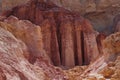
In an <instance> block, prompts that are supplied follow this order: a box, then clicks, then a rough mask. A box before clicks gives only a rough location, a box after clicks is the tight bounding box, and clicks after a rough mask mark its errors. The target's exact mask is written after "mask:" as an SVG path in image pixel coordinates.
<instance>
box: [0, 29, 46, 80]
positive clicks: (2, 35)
mask: <svg viewBox="0 0 120 80" xmlns="http://www.w3.org/2000/svg"><path fill="white" fill-rule="evenodd" d="M28 55H29V53H28V51H27V47H26V46H25V44H24V43H23V42H22V41H20V40H18V39H16V38H15V37H14V36H13V35H12V34H11V33H10V32H8V31H6V30H4V29H2V28H0V71H1V72H0V73H1V74H0V79H1V80H22V79H24V80H46V79H47V75H46V74H45V73H44V72H43V70H42V69H41V68H40V67H37V66H34V65H32V64H30V63H29V62H28V60H27V58H26V57H27V56H28Z"/></svg>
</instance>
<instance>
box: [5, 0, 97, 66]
mask: <svg viewBox="0 0 120 80" xmlns="http://www.w3.org/2000/svg"><path fill="white" fill-rule="evenodd" d="M28 13H29V14H28ZM6 15H7V16H9V15H14V16H17V17H18V18H19V19H27V20H30V21H31V22H33V23H35V24H37V25H40V27H38V26H37V27H36V28H35V26H33V28H31V27H32V26H31V27H30V30H28V29H26V30H25V29H23V28H21V29H23V30H25V31H22V32H28V31H30V33H31V32H32V31H31V30H34V29H35V32H34V31H33V33H31V35H28V34H27V33H24V34H26V39H22V38H21V37H20V38H21V39H22V40H23V41H24V40H25V41H24V42H25V43H26V44H27V45H28V47H30V50H31V49H32V50H35V51H37V52H35V51H32V53H34V52H35V53H36V54H37V53H38V54H39V53H44V52H41V51H43V50H42V49H43V48H44V50H45V52H46V53H47V55H48V56H49V57H50V59H51V61H52V62H53V64H54V65H57V66H61V65H62V66H65V67H68V68H70V67H74V66H75V65H83V64H89V63H90V62H91V61H94V60H95V59H96V58H97V57H98V56H99V50H98V46H97V41H96V37H97V35H98V34H99V33H98V32H96V31H95V30H94V29H93V28H92V25H91V23H90V22H89V21H88V20H86V19H84V18H82V17H80V16H78V15H77V14H74V13H72V12H70V11H67V10H65V9H63V8H60V7H57V6H56V5H54V4H53V3H51V2H49V3H46V2H44V1H42V2H40V1H38V0H35V1H30V2H28V3H27V5H22V6H18V7H15V8H13V10H12V11H11V12H10V14H9V15H8V14H6ZM12 20H13V19H11V20H9V18H8V19H6V20H4V22H7V23H10V24H12V25H15V26H17V27H18V26H19V25H18V24H25V25H30V23H29V22H27V24H26V23H25V21H18V22H16V23H15V21H14V22H11V21H12ZM14 20H15V19H14ZM16 21H17V20H16ZM21 26H22V25H21ZM23 26H24V25H23ZM39 28H41V30H40V29H39ZM18 30H19V29H18ZM27 30H28V31H27ZM17 32H18V31H17ZM40 32H41V33H40ZM13 34H14V33H13ZM24 34H23V35H24ZM32 34H35V35H36V36H34V35H32ZM40 34H42V37H43V38H42V40H41V35H40ZM17 35H18V34H17ZM29 37H32V38H33V39H31V40H27V39H29ZM36 38H37V39H36ZM31 41H32V42H31ZM42 41H43V44H42V43H41V42H42ZM38 42H39V44H37V43H38ZM31 45H35V46H31ZM42 45H44V46H42Z"/></svg>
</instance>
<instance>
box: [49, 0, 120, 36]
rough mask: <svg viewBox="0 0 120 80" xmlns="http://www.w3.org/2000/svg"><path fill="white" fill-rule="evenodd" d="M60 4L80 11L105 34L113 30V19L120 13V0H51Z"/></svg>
mask: <svg viewBox="0 0 120 80" xmlns="http://www.w3.org/2000/svg"><path fill="white" fill-rule="evenodd" d="M50 1H52V2H54V3H55V4H57V5H58V6H61V7H64V8H66V9H69V10H71V11H76V12H80V14H81V15H83V16H85V17H86V18H88V19H89V20H90V21H91V22H92V24H93V25H94V28H95V29H97V30H98V31H100V32H104V33H105V34H110V33H111V32H113V28H114V26H113V19H114V17H115V16H116V15H118V14H119V13H120V1H119V0H114V1H112V0H50Z"/></svg>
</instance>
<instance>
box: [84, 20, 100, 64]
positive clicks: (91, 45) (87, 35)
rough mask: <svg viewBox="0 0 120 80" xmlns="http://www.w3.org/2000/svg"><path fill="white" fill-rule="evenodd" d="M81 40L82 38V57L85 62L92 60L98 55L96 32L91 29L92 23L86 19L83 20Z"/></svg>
mask: <svg viewBox="0 0 120 80" xmlns="http://www.w3.org/2000/svg"><path fill="white" fill-rule="evenodd" d="M82 27H83V37H84V38H83V40H84V59H85V64H89V63H90V61H94V60H95V59H96V58H97V57H98V56H99V51H98V47H97V41H96V32H95V31H94V30H93V28H92V25H91V24H90V23H89V22H88V21H87V20H84V21H83V25H82Z"/></svg>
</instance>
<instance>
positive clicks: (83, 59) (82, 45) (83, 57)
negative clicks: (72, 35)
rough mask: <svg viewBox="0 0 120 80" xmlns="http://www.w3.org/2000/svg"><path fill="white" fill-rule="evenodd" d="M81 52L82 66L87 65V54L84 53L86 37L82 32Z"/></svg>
mask: <svg viewBox="0 0 120 80" xmlns="http://www.w3.org/2000/svg"><path fill="white" fill-rule="evenodd" d="M81 50H82V51H81V52H82V65H85V56H84V54H85V52H84V35H83V32H82V31H81Z"/></svg>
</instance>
